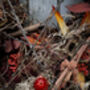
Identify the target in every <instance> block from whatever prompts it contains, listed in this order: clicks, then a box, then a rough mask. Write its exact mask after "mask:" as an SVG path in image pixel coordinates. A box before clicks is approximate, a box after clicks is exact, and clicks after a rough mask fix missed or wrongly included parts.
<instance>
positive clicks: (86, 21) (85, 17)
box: [81, 12, 90, 25]
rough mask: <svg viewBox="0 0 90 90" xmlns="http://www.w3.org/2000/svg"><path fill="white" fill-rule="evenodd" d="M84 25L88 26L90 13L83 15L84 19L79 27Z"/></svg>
mask: <svg viewBox="0 0 90 90" xmlns="http://www.w3.org/2000/svg"><path fill="white" fill-rule="evenodd" d="M84 23H87V24H90V12H87V13H85V15H84V18H83V19H82V22H81V25H82V24H84Z"/></svg>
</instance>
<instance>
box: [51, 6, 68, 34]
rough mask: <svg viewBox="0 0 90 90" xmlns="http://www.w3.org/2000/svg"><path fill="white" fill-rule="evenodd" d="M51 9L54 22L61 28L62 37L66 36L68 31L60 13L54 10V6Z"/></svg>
mask: <svg viewBox="0 0 90 90" xmlns="http://www.w3.org/2000/svg"><path fill="white" fill-rule="evenodd" d="M52 9H53V12H54V14H55V17H56V20H57V22H58V24H59V27H60V28H61V33H62V34H63V35H66V34H67V33H68V30H69V29H68V27H67V25H66V23H65V21H64V19H63V17H62V16H61V15H60V13H59V12H58V11H56V10H55V7H54V6H52Z"/></svg>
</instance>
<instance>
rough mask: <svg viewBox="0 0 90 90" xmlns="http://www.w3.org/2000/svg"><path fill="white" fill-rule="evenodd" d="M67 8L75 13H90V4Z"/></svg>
mask: <svg viewBox="0 0 90 90" xmlns="http://www.w3.org/2000/svg"><path fill="white" fill-rule="evenodd" d="M67 8H68V9H69V10H70V11H71V12H73V13H83V12H90V4H88V3H79V4H75V5H72V6H67Z"/></svg>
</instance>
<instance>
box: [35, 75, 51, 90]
mask: <svg viewBox="0 0 90 90" xmlns="http://www.w3.org/2000/svg"><path fill="white" fill-rule="evenodd" d="M48 86H49V83H48V81H47V80H46V79H45V78H44V77H42V76H40V77H39V78H37V79H36V81H35V82H34V88H35V90H48Z"/></svg>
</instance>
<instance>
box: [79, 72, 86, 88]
mask: <svg viewBox="0 0 90 90" xmlns="http://www.w3.org/2000/svg"><path fill="white" fill-rule="evenodd" d="M77 82H78V83H79V84H80V87H81V88H83V87H84V84H85V76H84V75H83V74H82V73H80V72H79V73H78V75H77Z"/></svg>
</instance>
